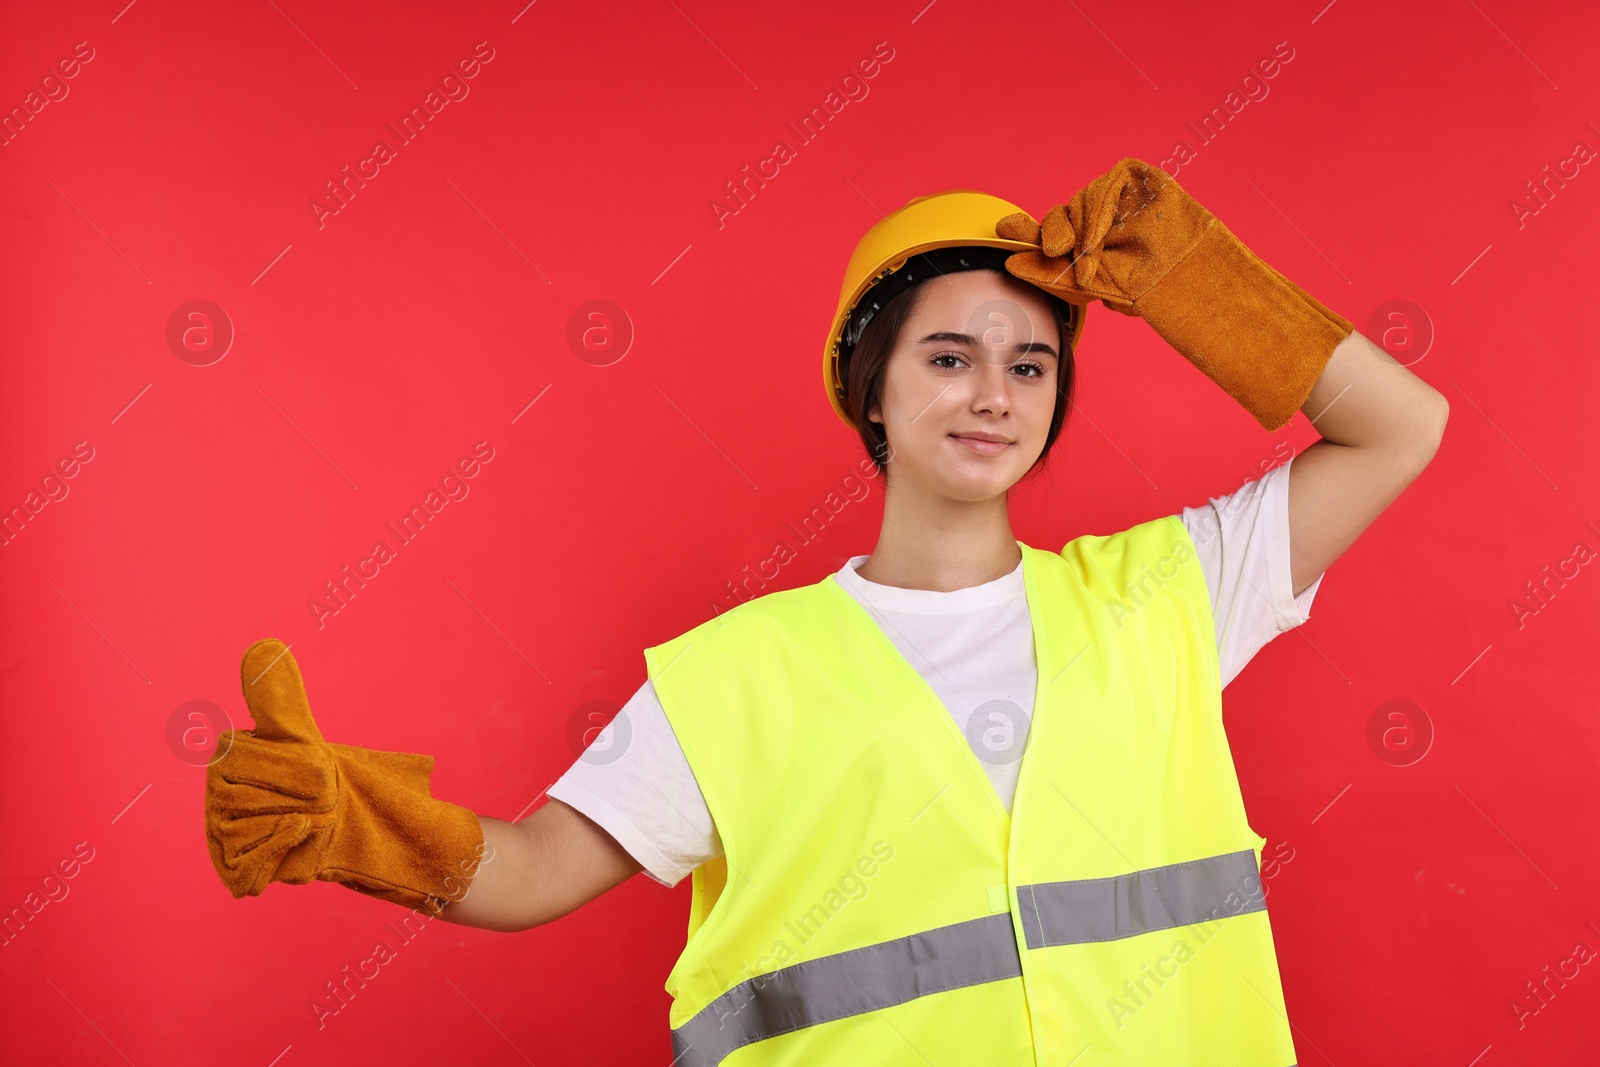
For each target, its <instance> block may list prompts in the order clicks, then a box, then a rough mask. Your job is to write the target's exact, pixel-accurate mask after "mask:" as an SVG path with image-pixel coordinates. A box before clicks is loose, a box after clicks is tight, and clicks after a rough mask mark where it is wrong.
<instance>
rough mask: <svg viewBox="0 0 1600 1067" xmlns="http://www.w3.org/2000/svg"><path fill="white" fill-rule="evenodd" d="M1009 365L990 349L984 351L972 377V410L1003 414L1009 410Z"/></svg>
mask: <svg viewBox="0 0 1600 1067" xmlns="http://www.w3.org/2000/svg"><path fill="white" fill-rule="evenodd" d="M1011 378H1012V375H1011V365H1010V363H1009V361H1007V360H1006V359H1004V358H1003V357H1001V356H1000V355H998V354H997V353H995V352H994V351H992V350H987V351H985V352H984V354H983V357H982V363H981V365H980V366H979V367H978V373H977V375H976V376H974V378H973V383H974V384H973V396H972V410H973V411H974V412H978V411H986V412H988V413H989V414H991V415H1004V414H1007V413H1009V412H1010V410H1011V390H1012V389H1013V388H1014V387H1013V386H1012V384H1011Z"/></svg>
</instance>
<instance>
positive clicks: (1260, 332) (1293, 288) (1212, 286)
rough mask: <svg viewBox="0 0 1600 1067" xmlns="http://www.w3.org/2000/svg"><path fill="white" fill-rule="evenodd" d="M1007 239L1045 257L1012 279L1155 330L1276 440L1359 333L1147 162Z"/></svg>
mask: <svg viewBox="0 0 1600 1067" xmlns="http://www.w3.org/2000/svg"><path fill="white" fill-rule="evenodd" d="M995 233H996V234H997V235H998V236H1000V237H1006V238H1010V239H1012V240H1017V241H1026V242H1028V243H1030V244H1038V245H1040V246H1041V250H1040V251H1038V252H1032V251H1029V252H1018V253H1016V254H1015V255H1013V256H1011V257H1009V258H1008V259H1007V260H1006V270H1007V271H1009V272H1010V273H1011V274H1012V275H1014V276H1015V277H1017V278H1020V279H1022V280H1023V281H1025V282H1028V283H1029V284H1031V285H1034V286H1037V287H1038V288H1040V289H1044V290H1047V291H1048V292H1051V293H1054V294H1056V295H1057V296H1060V297H1062V298H1063V299H1065V300H1068V301H1071V302H1073V303H1078V304H1087V303H1089V302H1091V301H1094V300H1099V301H1100V302H1101V303H1103V304H1104V305H1105V306H1106V307H1108V308H1110V309H1111V310H1113V311H1119V312H1121V313H1122V314H1124V315H1138V316H1139V317H1140V318H1143V319H1144V320H1145V321H1146V322H1148V323H1149V324H1150V325H1151V327H1152V328H1154V329H1155V331H1156V333H1158V334H1160V335H1161V337H1162V338H1163V339H1164V340H1165V341H1166V342H1167V343H1168V344H1169V345H1171V346H1172V347H1173V348H1175V349H1176V350H1177V351H1178V352H1179V353H1180V354H1181V355H1182V356H1183V357H1184V358H1185V359H1187V360H1189V362H1191V363H1193V364H1194V365H1195V366H1196V367H1198V368H1199V369H1200V371H1201V372H1202V373H1204V374H1205V375H1206V376H1207V377H1209V378H1210V379H1211V380H1212V381H1214V382H1216V383H1217V384H1218V385H1220V386H1221V387H1222V388H1223V389H1224V390H1225V391H1226V392H1227V393H1228V394H1229V395H1230V396H1232V397H1233V398H1234V399H1235V400H1236V401H1238V402H1239V403H1240V404H1241V405H1243V406H1244V407H1245V409H1246V410H1248V411H1249V412H1250V414H1251V415H1253V416H1255V418H1256V421H1257V422H1259V423H1261V425H1262V426H1264V427H1265V428H1267V429H1268V430H1276V429H1278V428H1279V427H1281V426H1283V425H1284V424H1285V423H1287V422H1288V421H1289V420H1290V419H1291V418H1293V417H1294V413H1295V411H1296V410H1298V409H1299V407H1300V405H1302V404H1304V403H1305V401H1306V397H1307V396H1309V395H1310V394H1311V389H1312V386H1314V385H1316V382H1317V378H1318V377H1319V376H1320V375H1321V374H1322V369H1323V367H1324V366H1326V365H1327V362H1328V359H1329V357H1331V356H1332V355H1333V350H1334V348H1335V347H1336V346H1337V345H1338V344H1339V342H1340V341H1342V340H1344V338H1345V337H1346V336H1348V335H1349V334H1350V332H1351V331H1352V330H1353V329H1354V327H1353V326H1352V325H1351V324H1350V322H1349V320H1347V319H1344V318H1342V317H1341V316H1339V315H1337V314H1335V313H1334V312H1332V311H1329V310H1328V309H1327V308H1326V307H1324V306H1323V305H1322V304H1320V303H1318V302H1317V301H1316V300H1315V299H1314V298H1313V297H1312V296H1311V295H1310V294H1308V293H1306V292H1305V290H1303V289H1301V288H1300V287H1299V286H1297V285H1295V284H1294V283H1293V282H1291V281H1289V280H1288V279H1287V278H1285V277H1284V276H1283V275H1281V274H1279V273H1278V272H1277V271H1275V270H1273V269H1272V268H1271V267H1269V266H1268V265H1267V264H1266V263H1264V262H1262V261H1261V260H1260V259H1257V258H1256V256H1255V255H1254V254H1252V253H1251V251H1250V250H1249V249H1248V248H1246V247H1245V246H1244V244H1243V243H1242V242H1241V241H1240V240H1239V239H1238V238H1237V237H1235V236H1234V235H1233V232H1232V231H1231V230H1229V229H1228V228H1227V226H1225V225H1223V223H1222V221H1221V220H1220V219H1218V218H1216V217H1215V216H1214V215H1212V214H1211V213H1210V212H1209V211H1207V210H1206V209H1205V208H1204V207H1202V206H1200V204H1199V203H1198V202H1197V201H1196V200H1195V199H1194V198H1193V197H1191V196H1190V195H1189V194H1188V193H1186V192H1184V190H1183V189H1182V188H1181V187H1180V186H1179V185H1178V183H1177V182H1176V181H1174V180H1173V179H1172V178H1171V177H1169V176H1168V175H1167V174H1166V172H1164V171H1163V170H1161V168H1159V167H1154V166H1151V165H1150V164H1148V163H1145V162H1144V161H1142V160H1138V159H1131V158H1130V159H1124V160H1122V161H1121V162H1119V163H1118V164H1117V165H1116V166H1115V167H1113V168H1111V170H1110V171H1109V172H1107V173H1106V174H1103V175H1101V176H1100V177H1098V178H1096V179H1095V180H1094V181H1092V182H1090V183H1089V184H1088V185H1087V186H1086V187H1084V188H1083V189H1081V190H1079V191H1078V192H1077V193H1076V194H1075V195H1074V196H1073V198H1072V199H1071V200H1070V201H1068V202H1067V203H1065V204H1058V205H1056V206H1055V207H1053V208H1051V209H1050V211H1049V212H1048V213H1046V214H1045V216H1044V219H1043V220H1042V221H1041V222H1039V223H1035V222H1034V221H1033V220H1032V219H1031V218H1030V217H1029V216H1028V215H1027V214H1025V213H1023V212H1017V213H1015V214H1012V215H1007V216H1006V217H1005V218H1003V219H1001V220H1000V221H999V222H998V223H997V224H996V225H995Z"/></svg>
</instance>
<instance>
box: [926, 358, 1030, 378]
mask: <svg viewBox="0 0 1600 1067" xmlns="http://www.w3.org/2000/svg"><path fill="white" fill-rule="evenodd" d="M941 359H953V360H955V361H957V362H958V363H960V362H963V357H962V355H961V354H960V353H959V352H940V353H939V354H938V355H935V356H930V357H929V358H928V362H929V363H932V364H933V365H935V366H937V367H942V368H944V369H946V370H953V369H954V368H953V367H950V366H948V365H946V364H942V363H940V362H939V361H940V360H941ZM1014 366H1015V367H1018V368H1026V369H1027V370H1028V371H1030V372H1031V373H1029V374H1025V375H1023V377H1025V378H1042V377H1044V372H1045V371H1044V367H1043V366H1042V365H1041V364H1038V363H1035V362H1033V361H1032V360H1025V361H1023V362H1021V363H1017V364H1014Z"/></svg>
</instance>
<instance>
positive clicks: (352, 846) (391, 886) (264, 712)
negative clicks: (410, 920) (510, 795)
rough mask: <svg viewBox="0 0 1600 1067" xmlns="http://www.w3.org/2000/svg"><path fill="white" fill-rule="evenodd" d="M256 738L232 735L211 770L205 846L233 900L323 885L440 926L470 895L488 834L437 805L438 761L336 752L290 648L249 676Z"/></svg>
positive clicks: (271, 650) (264, 659)
mask: <svg viewBox="0 0 1600 1067" xmlns="http://www.w3.org/2000/svg"><path fill="white" fill-rule="evenodd" d="M239 678H240V684H241V685H242V686H243V688H244V696H245V703H246V704H247V705H249V708H250V714H251V716H252V717H253V718H254V719H255V723H256V728H255V729H254V730H250V731H246V730H225V731H223V733H222V735H221V737H220V739H219V740H218V742H217V744H218V748H219V750H220V751H222V752H223V755H222V756H221V757H220V758H219V759H217V760H215V761H214V762H213V763H212V764H211V765H210V766H209V767H208V768H207V769H206V842H207V844H208V846H209V847H210V850H211V862H212V864H213V865H214V866H215V867H216V869H217V874H219V875H220V876H221V877H222V882H223V884H224V885H226V886H227V887H228V890H229V892H231V893H232V894H233V895H234V896H235V897H243V896H257V895H259V894H260V893H261V892H262V891H263V890H264V889H266V887H267V883H269V882H287V883H289V884H291V885H303V884H305V883H306V882H310V881H312V880H313V879H320V880H322V881H327V882H341V883H343V884H344V885H346V886H348V887H349V888H351V889H354V890H356V891H357V892H360V893H366V894H368V895H369V896H374V897H378V898H380V899H382V900H388V901H392V902H393V903H396V904H402V905H405V906H406V907H409V908H422V909H424V910H426V911H427V912H428V913H429V914H431V915H438V914H439V913H440V912H442V911H443V910H444V905H445V903H446V902H448V901H454V900H460V899H461V898H462V897H463V896H465V895H466V891H467V888H468V887H469V886H470V884H471V881H472V877H473V875H474V874H476V873H477V869H478V864H479V862H480V859H481V856H482V853H483V829H482V826H481V824H480V823H479V822H478V817H477V815H475V814H473V813H472V812H471V811H468V810H467V809H466V808H463V807H459V806H457V805H455V804H451V803H448V802H446V801H443V800H435V799H433V797H432V795H431V793H430V792H429V787H428V778H429V776H430V775H431V774H432V773H433V757H432V756H425V755H420V754H418V753H413V752H379V751H376V750H373V749H367V748H357V747H355V746H352V745H333V744H328V743H327V742H326V741H324V740H323V739H322V732H321V731H320V730H318V729H317V724H316V721H315V720H314V719H312V717H311V707H310V704H309V703H308V702H307V701H306V691H305V685H304V683H303V682H302V681H301V678H300V668H299V666H298V665H297V664H296V663H295V661H294V657H293V656H292V655H290V654H289V650H288V647H287V646H286V645H284V643H283V642H282V641H279V640H276V639H275V638H268V639H266V640H264V641H257V642H256V643H255V644H253V645H251V646H250V648H249V649H247V650H246V651H245V654H244V659H243V661H242V662H241V664H240V666H239Z"/></svg>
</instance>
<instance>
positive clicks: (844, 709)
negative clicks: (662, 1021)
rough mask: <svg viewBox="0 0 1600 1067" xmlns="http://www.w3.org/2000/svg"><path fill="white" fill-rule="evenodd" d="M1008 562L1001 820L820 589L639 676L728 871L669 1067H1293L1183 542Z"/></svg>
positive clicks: (753, 608)
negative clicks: (1011, 641) (1020, 620)
mask: <svg viewBox="0 0 1600 1067" xmlns="http://www.w3.org/2000/svg"><path fill="white" fill-rule="evenodd" d="M1017 544H1018V546H1019V547H1020V548H1021V550H1022V572H1023V578H1024V585H1025V587H1026V590H1027V600H1028V609H1029V612H1030V613H1031V616H1032V623H1033V640H1034V652H1035V657H1036V661H1037V665H1038V671H1039V682H1038V696H1037V699H1036V701H1035V705H1034V709H1033V718H1032V722H1031V726H1030V729H1029V734H1028V738H1027V744H1026V746H1025V748H1024V754H1023V758H1022V767H1021V770H1020V778H1019V780H1018V783H1017V791H1016V795H1015V797H1014V799H1013V804H1012V810H1011V812H1010V813H1009V814H1008V813H1007V811H1006V809H1005V807H1004V806H1003V805H1002V804H1001V802H1000V798H999V796H998V794H996V793H995V791H994V787H993V785H992V784H991V783H990V781H989V778H988V776H987V775H986V774H985V773H984V770H983V767H982V765H981V764H980V763H979V762H978V759H977V757H976V756H975V754H974V753H973V750H972V748H971V747H970V746H969V744H968V742H967V740H966V738H965V737H964V736H963V735H962V732H961V730H960V728H959V727H958V726H957V725H956V722H955V720H954V719H952V718H951V716H950V714H949V713H948V712H947V711H946V710H945V708H944V707H943V705H942V704H941V703H940V702H939V699H938V697H937V696H936V695H935V694H934V692H933V690H932V689H931V688H929V686H928V685H927V683H926V682H925V681H924V680H923V679H922V678H921V677H920V676H919V675H918V674H917V673H916V671H915V670H914V669H913V668H912V667H911V665H910V664H909V663H907V662H906V660H905V658H904V657H903V656H901V654H900V652H899V650H898V649H897V648H896V647H895V646H894V644H893V643H892V642H891V641H890V639H889V637H888V636H887V635H886V634H885V633H884V632H883V631H882V629H880V628H879V626H878V624H877V623H876V622H875V621H874V620H873V618H872V616H871V615H869V614H868V613H867V612H866V610H865V609H864V608H863V607H862V606H861V605H860V604H859V603H858V602H857V601H856V600H855V599H854V598H852V597H851V595H850V594H849V593H848V592H846V591H845V590H844V588H843V587H841V586H840V585H839V584H838V583H837V582H836V581H834V580H833V576H832V575H831V574H830V575H829V576H828V577H827V578H824V579H823V580H822V581H820V582H817V583H816V584H814V585H808V586H802V587H799V588H795V589H788V590H783V591H780V592H774V593H770V594H768V595H766V596H763V597H760V598H757V599H755V600H751V601H748V602H746V603H744V604H741V605H739V606H738V607H736V608H733V609H732V610H730V611H728V612H725V613H724V614H722V615H719V616H717V617H716V618H713V619H711V620H708V621H707V622H705V623H703V624H701V625H699V626H697V627H695V628H694V629H691V630H689V631H688V632H687V633H684V634H681V635H680V636H678V637H677V638H674V639H673V640H671V641H667V642H665V643H663V644H660V645H656V646H655V647H653V648H649V649H647V650H646V651H645V660H646V663H647V665H648V667H649V674H650V678H651V680H652V681H653V683H654V685H655V690H656V694H657V696H658V697H659V698H660V701H661V705H662V707H663V708H664V709H665V711H666V714H667V718H668V720H669V721H670V722H671V724H672V728H673V730H674V732H675V733H676V735H677V738H678V741H679V743H680V745H681V746H682V748H683V751H684V755H685V756H686V757H687V759H688V761H689V765H690V768H691V769H692V770H693V771H694V775H695V778H696V780H697V781H698V783H699V786H700V789H701V792H702V793H703V794H704V796H705V800H706V804H707V806H708V807H709V809H710V811H711V815H712V817H713V818H714V819H715V820H716V825H717V829H718V832H719V833H720V835H721V838H722V845H723V849H724V855H723V856H721V857H718V858H717V859H716V860H713V861H710V862H707V863H705V864H702V865H701V866H700V867H699V868H697V869H696V870H695V872H694V876H693V877H694V883H693V884H694V892H693V900H692V905H691V909H690V916H689V931H688V940H687V943H686V944H685V945H684V949H683V953H682V955H681V956H680V957H679V958H678V961H677V963H676V965H675V966H674V967H673V969H672V973H671V974H670V975H669V976H668V978H667V983H666V989H667V992H668V993H670V994H671V995H672V997H673V1002H672V1010H671V1013H670V1016H669V1018H670V1023H671V1026H672V1040H673V1052H674V1054H675V1057H676V1058H675V1059H674V1061H673V1062H674V1067H710V1065H713V1064H723V1065H725V1067H753V1065H758V1064H759V1065H763V1067H775V1065H780V1064H782V1065H801V1064H805V1065H813V1064H827V1065H832V1064H874V1065H884V1064H887V1065H900V1064H905V1065H907V1067H913V1065H914V1067H928V1065H929V1064H933V1065H939V1067H943V1065H947V1064H949V1065H957V1064H960V1065H969V1064H983V1065H986V1067H1022V1065H1027V1067H1045V1065H1049V1067H1065V1065H1068V1064H1071V1065H1072V1067H1097V1065H1104V1064H1129V1065H1140V1067H1157V1065H1159V1067H1185V1065H1193V1067H1201V1065H1205V1067H1211V1065H1226V1067H1290V1065H1291V1064H1293V1062H1294V1060H1295V1053H1294V1043H1293V1040H1292V1038H1291V1035H1290V1029H1289V1024H1288V1019H1287V1016H1286V1014H1285V1010H1284V1000H1283V992H1282V987H1281V986H1280V984H1279V978H1278V964H1277V958H1276V955H1275V954H1274V951H1273V943H1272V929H1271V926H1270V925H1269V923H1268V919H1267V911H1266V906H1265V893H1264V890H1263V886H1262V882H1261V876H1260V860H1261V848H1262V846H1263V845H1264V844H1265V843H1266V839H1265V838H1263V837H1261V836H1259V835H1258V834H1256V832H1255V831H1254V830H1253V829H1251V827H1250V826H1249V824H1248V822H1247V821H1246V817H1245V810H1244V803H1243V800H1242V798H1241V796H1240V793H1239V782H1238V778H1237V777H1236V775H1235V772H1234V766H1233V757H1232V755H1231V753H1230V752H1229V749H1228V740H1227V736H1226V735H1225V733H1224V732H1223V726H1222V697H1221V680H1220V675H1219V673H1218V665H1217V650H1216V636H1215V631H1214V629H1213V623H1212V614H1211V601H1210V596H1209V594H1208V592H1207V589H1206V583H1205V576H1204V574H1203V572H1202V571H1201V569H1200V562H1199V559H1198V558H1197V557H1196V555H1195V552H1194V543H1193V541H1192V540H1191V539H1190V537H1189V534H1188V531H1187V530H1186V529H1185V528H1184V526H1183V523H1182V521H1181V520H1180V519H1179V518H1178V517H1177V516H1164V517H1162V518H1160V519H1154V520H1151V521H1149V522H1145V523H1142V524H1140V525H1137V526H1134V527H1131V528H1130V529H1127V530H1124V531H1122V532H1121V533H1116V534H1109V535H1085V536H1082V537H1079V538H1076V539H1074V540H1073V541H1071V542H1069V543H1068V544H1067V545H1066V546H1065V547H1064V548H1063V549H1062V550H1061V552H1060V553H1059V554H1056V553H1051V552H1044V551H1039V550H1036V549H1033V548H1030V547H1029V546H1027V545H1025V544H1023V543H1022V542H1021V541H1018V542H1017Z"/></svg>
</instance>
